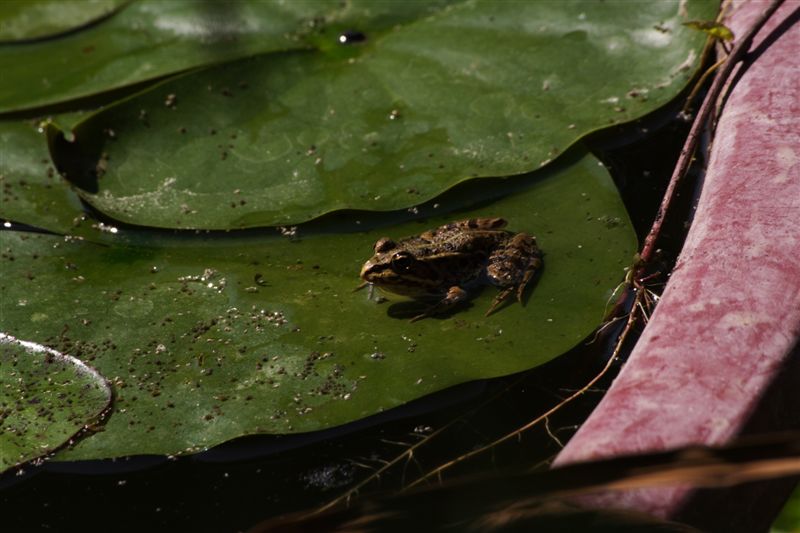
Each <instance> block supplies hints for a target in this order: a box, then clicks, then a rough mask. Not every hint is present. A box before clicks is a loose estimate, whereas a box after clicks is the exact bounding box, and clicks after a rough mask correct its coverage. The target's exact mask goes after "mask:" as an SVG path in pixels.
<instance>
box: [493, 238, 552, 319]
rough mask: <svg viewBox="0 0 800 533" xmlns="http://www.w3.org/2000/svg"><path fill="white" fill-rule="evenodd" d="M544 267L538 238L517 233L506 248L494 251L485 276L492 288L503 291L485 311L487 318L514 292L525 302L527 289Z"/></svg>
mask: <svg viewBox="0 0 800 533" xmlns="http://www.w3.org/2000/svg"><path fill="white" fill-rule="evenodd" d="M541 266H542V259H541V252H540V251H539V248H538V247H537V246H536V239H534V238H533V237H531V236H530V235H528V234H526V233H517V234H516V235H514V237H513V238H512V239H511V241H509V243H508V244H507V245H506V246H504V247H502V248H499V249H497V250H495V251H494V252H492V254H491V255H490V256H489V262H488V264H487V266H486V275H487V277H488V278H489V281H490V282H491V283H492V284H493V285H496V286H498V287H500V288H501V289H502V290H501V291H500V294H498V295H497V296H496V297H495V299H494V301H493V302H492V305H491V306H490V307H489V310H488V311H486V315H487V316H488V315H490V314H491V313H492V312H493V311H494V310H495V309H496V308H497V306H498V305H500V304H501V303H503V301H505V300H506V299H507V298H508V297H509V296H511V295H512V294H513V293H514V291H516V293H517V301H518V302H519V303H522V295H523V294H524V293H525V287H526V286H527V285H528V283H529V282H530V281H531V279H533V276H534V274H536V271H537V270H538V269H539V268H541Z"/></svg>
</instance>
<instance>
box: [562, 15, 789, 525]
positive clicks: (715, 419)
mask: <svg viewBox="0 0 800 533" xmlns="http://www.w3.org/2000/svg"><path fill="white" fill-rule="evenodd" d="M767 5H768V4H767V2H763V1H756V0H752V1H749V2H747V1H745V2H742V1H739V2H734V6H733V8H732V10H731V12H730V14H729V17H728V19H727V21H726V23H727V24H728V26H729V27H730V28H731V29H732V30H733V32H734V33H735V34H736V35H737V36H739V35H744V34H745V33H746V30H747V28H748V27H749V26H750V25H751V24H752V22H753V21H754V20H755V19H756V18H757V17H758V16H759V14H760V13H761V12H762V10H763V9H764V8H766V6H767ZM798 18H800V3H798V2H797V1H794V0H790V1H787V2H786V3H785V4H784V5H783V6H782V7H781V9H780V10H779V11H778V12H777V13H776V14H775V15H774V16H773V17H772V19H770V21H769V22H768V23H767V25H766V26H765V27H764V28H763V29H762V30H761V31H760V32H759V34H758V35H757V36H756V38H755V40H754V42H753V45H752V47H751V53H750V56H749V59H750V62H749V63H748V66H747V68H746V69H742V68H740V69H739V72H738V74H736V75H735V76H734V80H735V86H734V87H733V88H732V89H731V91H730V93H729V96H728V99H727V102H726V104H725V108H724V111H723V113H722V117H721V119H720V121H719V124H718V126H717V129H716V138H715V140H714V144H713V149H712V153H711V160H710V163H709V168H708V173H707V176H706V181H705V184H704V186H703V191H702V196H701V198H700V202H699V205H698V209H697V215H696V217H695V220H694V222H693V225H692V228H691V230H690V232H689V235H688V237H687V240H686V244H685V246H684V249H683V251H682V253H681V256H680V258H679V261H678V264H677V266H676V267H675V270H674V272H673V274H672V277H671V280H670V282H669V284H668V286H667V288H666V290H665V292H664V294H663V297H662V299H661V302H660V303H659V305H658V308H657V310H656V312H655V313H654V315H653V317H652V319H651V321H650V323H649V324H648V326H647V328H646V329H645V331H644V333H643V335H642V337H641V339H640V341H639V343H638V344H637V346H636V348H635V349H634V351H633V353H632V355H631V358H630V360H629V362H628V363H627V364H626V366H625V368H624V369H623V370H622V372H621V373H620V375H619V377H618V378H617V380H616V381H615V382H614V384H613V386H612V387H611V389H610V390H609V392H608V394H607V395H606V396H605V398H604V399H603V401H602V402H601V403H600V405H599V406H598V408H597V409H596V410H595V412H594V413H593V414H592V416H591V417H590V418H589V420H588V421H587V422H586V423H585V424H584V425H583V427H582V428H581V429H580V431H579V432H578V433H577V435H576V436H575V437H574V438H573V439H572V440H571V441H570V443H569V444H568V445H567V446H566V448H565V449H564V450H563V452H562V453H561V455H560V456H559V457H558V459H557V461H556V465H561V464H566V463H571V462H576V461H582V460H590V459H597V458H600V457H608V456H613V455H619V454H625V453H635V452H644V451H658V450H664V449H669V448H674V447H678V446H685V445H688V444H693V443H699V444H712V445H719V444H725V443H728V442H730V441H731V440H732V439H734V438H736V437H737V436H739V435H742V434H744V433H748V432H755V431H765V430H777V429H785V428H787V427H791V426H793V425H797V424H798V418H799V417H798V413H799V412H800V405H798V403H800V401H798V397H797V396H798V395H797V394H796V393H795V394H791V393H790V392H791V390H792V387H795V388H794V389H793V390H796V386H797V385H798V383H797V382H798V380H799V379H800V371H798V369H797V366H798V362H797V360H798V358H800V349H798V346H800V345H798V340H799V339H800V261H798V257H800V233H798V229H797V225H798V220H800V120H798V119H799V118H800V24H797V21H798ZM787 365H788V366H787ZM746 496H747V498H748V499H747V500H741V499H739V500H736V499H730V498H729V499H728V501H727V502H725V504H724V505H723V504H721V503H720V502H721V501H722V500H721V499H719V500H717V499H715V497H714V496H713V495H709V494H708V493H706V494H699V493H693V492H692V491H691V489H690V488H689V487H675V488H669V489H651V490H637V491H630V492H627V493H623V494H607V495H602V496H599V497H596V498H592V499H591V500H588V503H589V504H591V505H593V506H603V507H605V506H614V507H623V508H630V509H637V510H644V511H647V512H650V513H652V514H655V515H657V516H662V517H672V518H675V517H678V518H685V519H687V520H689V521H691V522H692V523H694V524H695V525H697V524H698V523H702V525H703V526H704V527H711V528H712V529H714V530H722V529H721V528H723V529H724V528H732V529H727V530H729V531H734V530H735V531H746V530H749V531H755V530H759V529H760V528H763V527H764V526H765V524H766V525H768V524H769V521H770V520H771V519H772V513H774V512H776V511H777V509H778V508H779V506H780V504H781V496H782V494H781V493H780V490H779V491H778V492H770V491H769V490H766V491H765V490H763V489H759V492H758V496H756V493H754V492H750V493H747V494H746ZM756 497H760V498H761V500H756V499H754V498H756ZM703 502H704V503H703ZM709 502H712V503H709ZM713 502H716V503H713ZM758 502H760V503H758ZM584 503H587V502H586V501H585V502H584ZM701 504H704V505H705V507H704V508H703V509H702V512H699V511H696V509H698V506H700V505H701ZM748 528H749V529H748Z"/></svg>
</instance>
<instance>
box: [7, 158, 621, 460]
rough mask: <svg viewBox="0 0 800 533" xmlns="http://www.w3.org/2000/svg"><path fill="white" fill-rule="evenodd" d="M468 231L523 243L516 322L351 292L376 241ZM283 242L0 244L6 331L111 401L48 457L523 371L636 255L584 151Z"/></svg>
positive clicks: (189, 436)
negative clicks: (496, 228)
mask: <svg viewBox="0 0 800 533" xmlns="http://www.w3.org/2000/svg"><path fill="white" fill-rule="evenodd" d="M476 202H477V204H476ZM475 216H502V217H505V218H507V219H508V220H509V222H510V224H509V227H510V229H511V230H513V231H526V232H528V233H531V234H534V235H536V237H537V239H538V241H539V244H540V246H541V248H542V250H543V251H544V254H545V256H544V262H545V266H544V269H543V271H542V272H541V275H540V277H539V279H538V282H537V283H536V285H535V287H533V288H532V289H531V290H530V291H529V297H528V301H527V304H526V305H525V306H521V305H519V304H518V303H516V302H515V303H513V304H511V305H508V306H507V307H505V308H503V309H501V310H500V311H498V312H496V313H495V314H493V315H491V316H489V317H484V312H485V311H486V309H488V307H489V304H490V302H491V300H492V299H493V298H494V296H495V295H496V293H497V291H496V290H495V289H494V288H487V289H486V290H484V291H483V293H482V294H480V295H479V296H478V297H477V298H476V299H475V300H474V301H473V302H472V304H473V305H471V306H469V307H468V308H466V309H464V310H460V311H458V312H455V313H453V314H452V315H450V316H447V317H439V318H430V319H424V320H421V321H419V322H415V323H410V322H409V321H408V317H409V316H411V315H412V314H415V313H416V312H419V310H420V305H419V304H409V302H398V301H395V302H394V303H383V304H377V303H376V302H375V301H372V300H369V299H368V298H367V291H362V292H353V289H354V288H355V287H356V286H357V285H358V283H359V279H358V271H359V269H360V266H361V264H362V263H363V262H364V260H366V259H367V258H368V257H369V256H370V255H371V253H372V244H373V243H374V242H375V241H376V240H377V239H378V238H379V237H380V236H382V235H390V236H392V237H402V236H407V235H412V234H418V233H420V232H421V231H423V230H425V229H427V228H431V227H435V226H437V225H439V224H442V223H445V222H449V221H452V220H457V219H462V218H469V217H475ZM418 217H425V219H424V222H422V223H421V222H419V221H407V220H408V218H418ZM355 219H358V220H355ZM404 220H406V221H404ZM292 231H293V230H292V229H289V228H287V229H284V233H286V234H287V236H280V235H277V234H269V235H264V234H263V233H252V232H250V233H246V234H237V233H224V234H221V235H219V236H216V237H215V236H213V235H212V236H207V237H205V236H202V235H194V234H189V235H178V236H173V237H168V236H159V235H158V234H154V233H152V232H132V231H125V230H122V231H120V233H118V234H116V235H112V234H105V235H106V242H105V244H103V245H101V244H92V243H88V242H85V241H77V240H75V239H66V240H65V239H64V238H58V237H52V236H45V235H26V234H17V233H14V232H2V233H0V242H2V250H3V252H4V255H3V256H2V259H0V261H2V262H1V263H0V268H2V271H3V273H4V275H3V277H2V281H0V283H1V286H0V301H3V302H17V301H19V300H20V299H25V300H26V301H27V304H26V305H24V306H19V305H9V306H7V307H6V308H5V309H4V313H5V314H4V318H3V322H4V325H5V326H6V327H8V329H9V331H10V332H11V333H13V334H15V335H17V336H20V337H24V338H27V339H32V340H36V341H37V342H41V343H44V344H47V345H49V346H52V347H54V348H55V349H58V350H60V351H63V352H65V353H70V354H74V355H76V356H80V357H81V358H83V359H84V360H85V361H87V362H89V363H91V364H92V365H93V366H96V367H97V368H98V369H99V370H100V371H101V372H103V374H104V375H105V376H107V377H108V378H109V379H110V380H111V381H112V382H113V383H114V385H115V388H116V393H117V400H116V402H115V411H114V413H113V415H112V416H111V417H110V419H109V421H108V424H107V426H106V428H105V431H103V432H101V433H98V434H96V435H93V436H92V437H90V438H88V439H86V440H84V441H82V442H81V443H80V444H79V445H78V446H77V447H76V448H75V449H74V450H71V451H69V452H67V453H64V454H62V455H61V457H63V458H65V459H66V458H69V459H86V458H96V457H112V456H120V455H126V454H142V453H184V452H191V451H196V450H200V449H204V448H206V447H209V446H213V445H215V444H218V443H220V442H223V441H225V440H228V439H231V438H233V437H236V436H239V435H245V434H251V433H292V432H303V431H313V430H318V429H322V428H327V427H331V426H335V425H338V424H343V423H346V422H349V421H352V420H356V419H359V418H362V417H365V416H367V415H370V414H374V413H378V412H381V411H384V410H386V409H390V408H392V407H395V406H398V405H400V404H403V403H405V402H408V401H409V400H412V399H414V398H418V397H420V396H424V395H426V394H429V393H431V392H434V391H437V390H440V389H443V388H445V387H448V386H451V385H455V384H457V383H461V382H465V381H468V380H473V379H479V378H487V377H492V376H498V375H503V374H508V373H512V372H516V371H520V370H523V369H527V368H530V367H533V366H536V365H538V364H541V363H543V362H545V361H547V360H549V359H551V358H553V357H555V356H557V355H559V354H560V353H562V352H564V351H565V350H568V349H569V348H570V347H572V346H574V345H575V344H576V343H578V342H580V341H581V340H582V339H584V338H585V337H586V336H587V335H588V334H589V333H590V332H591V331H592V329H593V328H594V327H595V326H596V325H597V324H598V323H599V322H600V321H601V320H602V318H603V315H604V309H605V307H606V305H607V303H608V301H609V298H610V297H611V293H612V290H613V288H614V287H615V285H616V284H617V283H618V282H619V280H620V279H621V278H622V276H623V275H624V272H623V268H624V267H625V266H626V264H627V263H628V261H629V259H630V257H631V256H632V255H633V253H634V251H635V249H636V240H635V236H634V233H633V231H632V228H631V227H630V223H629V221H628V218H627V215H626V213H625V210H624V207H623V205H622V203H621V201H620V198H619V196H618V194H617V191H616V189H615V187H614V185H613V183H612V182H611V179H610V177H609V176H608V174H607V172H606V170H605V169H604V168H603V167H602V166H601V165H600V164H599V162H598V161H597V160H596V159H595V158H594V157H592V156H589V155H581V154H580V153H578V154H577V155H575V156H574V157H570V158H567V159H565V160H563V161H561V162H560V163H559V164H556V165H553V166H552V168H548V169H546V170H544V171H540V172H537V173H535V174H532V175H529V176H519V177H515V178H508V179H496V180H481V181H479V182H478V181H476V182H471V183H468V184H465V185H464V186H461V187H458V188H456V190H454V191H451V192H450V193H448V194H446V195H444V196H443V197H441V198H438V199H437V200H436V203H428V204H424V205H421V206H419V208H418V214H417V215H416V216H415V215H411V214H409V213H404V212H399V213H389V214H382V215H380V214H372V215H370V214H368V213H361V214H356V213H350V214H349V215H341V216H340V217H328V218H327V219H325V220H321V221H319V222H317V223H310V224H307V225H304V226H300V227H299V228H297V229H296V232H297V233H296V235H295V236H294V237H290V236H289V235H290V234H291V233H292ZM65 295H68V296H65ZM34 317H36V319H35V320H34Z"/></svg>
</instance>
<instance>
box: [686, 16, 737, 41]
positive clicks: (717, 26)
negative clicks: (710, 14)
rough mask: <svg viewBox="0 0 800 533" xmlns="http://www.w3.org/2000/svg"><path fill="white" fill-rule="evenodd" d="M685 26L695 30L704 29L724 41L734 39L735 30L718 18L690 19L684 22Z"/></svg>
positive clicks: (703, 30) (704, 31)
mask: <svg viewBox="0 0 800 533" xmlns="http://www.w3.org/2000/svg"><path fill="white" fill-rule="evenodd" d="M683 25H684V26H686V27H688V28H692V29H694V30H699V31H702V32H703V33H707V34H709V35H710V36H712V37H716V38H717V39H720V40H722V41H732V40H733V39H734V35H733V32H732V31H731V30H730V28H728V27H727V26H725V25H724V24H722V23H721V22H717V21H716V20H690V21H688V22H684V23H683Z"/></svg>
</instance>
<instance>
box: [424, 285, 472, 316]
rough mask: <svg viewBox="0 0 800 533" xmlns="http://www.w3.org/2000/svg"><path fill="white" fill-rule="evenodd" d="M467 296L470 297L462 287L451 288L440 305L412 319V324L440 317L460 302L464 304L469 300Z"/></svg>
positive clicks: (437, 304)
mask: <svg viewBox="0 0 800 533" xmlns="http://www.w3.org/2000/svg"><path fill="white" fill-rule="evenodd" d="M467 296H468V294H467V291H465V290H464V289H462V288H461V287H458V286H453V287H450V289H449V290H448V291H447V294H446V295H445V297H444V298H442V299H441V300H440V301H439V302H438V303H436V304H434V305H432V306H430V307H429V308H427V309H426V310H425V312H424V313H422V314H419V315H417V316H415V317H414V318H412V319H411V322H416V321H417V320H420V319H422V318H425V317H428V316H434V315H438V314H439V313H442V312H444V311H446V310H448V309H450V308H451V307H453V306H454V305H456V304H458V303H459V302H463V301H464V300H466V299H467Z"/></svg>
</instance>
